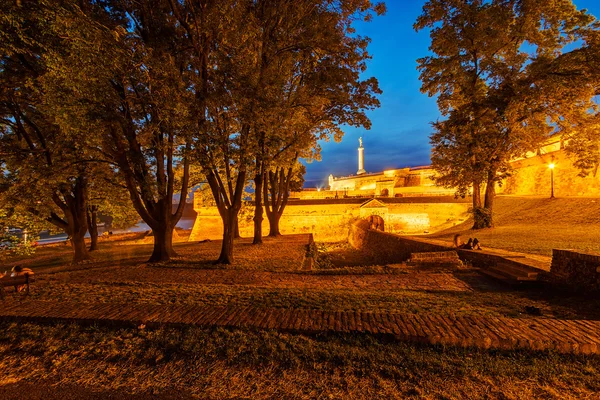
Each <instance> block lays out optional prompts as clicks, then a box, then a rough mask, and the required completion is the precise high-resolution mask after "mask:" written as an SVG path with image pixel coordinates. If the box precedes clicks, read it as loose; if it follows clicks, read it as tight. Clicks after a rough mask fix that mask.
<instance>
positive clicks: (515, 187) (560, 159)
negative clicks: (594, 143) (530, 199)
mask: <svg viewBox="0 0 600 400" xmlns="http://www.w3.org/2000/svg"><path fill="white" fill-rule="evenodd" d="M550 162H554V164H555V167H554V195H555V196H556V197H564V196H592V197H600V174H597V175H596V176H595V177H594V176H593V175H592V174H590V175H588V176H587V177H585V178H582V177H580V176H578V174H579V170H578V169H577V168H575V167H574V166H573V162H572V161H571V160H570V159H569V157H568V155H567V154H566V152H565V151H563V150H561V151H556V152H552V153H549V154H544V155H541V156H534V157H532V158H528V159H524V160H518V161H514V162H512V163H511V165H512V167H513V168H514V172H513V175H512V176H511V177H509V178H507V179H506V180H505V182H504V184H503V186H502V187H501V188H499V193H503V194H513V195H539V196H548V197H549V196H550V169H549V168H548V164H549V163H550Z"/></svg>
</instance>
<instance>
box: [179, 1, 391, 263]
mask: <svg viewBox="0 0 600 400" xmlns="http://www.w3.org/2000/svg"><path fill="white" fill-rule="evenodd" d="M219 5H220V6H219V7H215V6H214V4H213V3H212V2H209V1H207V2H199V3H192V2H190V3H179V2H175V1H171V8H172V11H173V15H175V17H176V18H177V21H178V22H179V24H180V25H181V26H182V27H183V29H184V30H185V35H183V37H182V43H185V44H186V46H187V48H189V49H191V54H192V56H191V65H192V67H190V70H191V71H194V72H195V76H194V77H192V80H193V82H194V83H193V87H194V90H195V93H196V96H195V100H196V103H195V104H196V110H197V115H198V116H199V119H200V121H199V123H198V127H199V131H198V132H199V133H198V135H196V136H197V140H196V142H195V149H196V151H197V155H198V160H199V162H200V164H201V165H202V167H203V168H204V171H205V175H206V178H207V182H208V184H209V185H210V187H211V190H212V192H213V195H214V197H215V202H216V204H217V207H218V208H219V212H220V214H221V217H222V219H223V226H224V229H223V231H224V234H223V244H222V249H221V254H220V256H219V259H218V260H217V262H218V263H226V264H229V263H231V262H232V261H233V236H234V232H235V224H236V221H237V215H238V212H239V210H240V207H241V201H242V194H243V191H244V187H245V186H246V183H247V178H248V176H249V174H250V173H252V172H255V174H254V176H255V177H258V178H257V182H255V187H256V191H255V193H256V196H257V198H260V196H261V195H262V193H263V190H261V187H262V180H263V179H262V178H261V177H262V175H263V173H262V172H261V169H262V170H263V171H264V168H263V167H262V160H259V162H258V166H257V165H256V158H255V156H256V155H257V154H259V155H260V154H262V151H258V152H257V149H259V148H261V147H262V143H263V142H264V143H265V146H266V143H267V132H266V130H265V129H266V128H265V127H266V126H268V124H269V122H270V121H272V120H270V117H271V115H270V114H269V111H270V110H272V109H273V108H272V104H274V101H278V100H279V97H280V96H281V89H280V88H281V85H282V84H281V82H282V81H284V80H285V79H283V80H282V77H284V78H286V77H287V76H289V74H281V73H279V72H278V71H279V68H280V67H286V68H288V69H287V71H289V65H290V60H296V61H299V60H307V61H306V62H307V63H308V62H310V63H312V64H313V69H319V68H320V69H322V70H324V69H325V68H328V67H332V68H334V67H335V66H336V64H334V62H335V61H341V62H340V65H342V67H343V68H342V69H343V71H344V73H345V75H344V76H342V77H341V78H342V79H340V82H341V83H343V82H352V79H354V80H357V79H358V75H359V74H360V72H363V71H364V61H365V60H366V58H367V57H368V56H367V53H366V50H365V48H366V44H367V41H366V40H365V39H363V38H360V37H358V36H356V35H353V33H354V32H353V30H352V26H351V25H352V22H353V21H354V20H355V19H356V18H364V19H368V18H369V17H370V15H371V14H372V12H379V11H382V6H380V5H375V4H372V3H371V2H370V1H368V0H350V1H339V0H333V1H322V0H300V1H280V2H277V3H273V2H268V1H250V0H248V1H241V2H233V1H225V2H220V3H219ZM221 20H226V21H227V24H221V25H219V24H217V23H216V22H215V21H221ZM279 62H282V63H283V64H284V65H280V64H278V63H279ZM286 68H283V70H284V71H285V70H286ZM372 82H373V80H368V81H367V82H366V83H365V82H361V85H362V86H363V87H364V86H368V85H369V84H371V83H372ZM271 89H274V90H275V92H274V94H271V93H270V90H271ZM277 90H279V91H277ZM356 108H359V106H354V105H352V104H351V105H349V106H348V107H347V109H346V110H345V112H347V113H351V112H352V111H354V110H355V109H356ZM263 138H264V140H263ZM252 169H254V171H253V170H252ZM256 172H258V173H256ZM221 177H224V179H221ZM257 201H258V202H259V203H260V200H257Z"/></svg>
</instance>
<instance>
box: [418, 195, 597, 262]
mask: <svg viewBox="0 0 600 400" xmlns="http://www.w3.org/2000/svg"><path fill="white" fill-rule="evenodd" d="M472 224H473V222H472V221H467V222H465V223H462V224H460V225H457V226H455V227H452V228H450V229H447V230H445V231H442V232H438V233H435V234H432V235H428V236H427V237H431V238H435V239H443V240H447V241H448V242H451V241H452V238H453V236H454V234H456V233H460V234H461V235H462V236H463V238H464V240H465V241H466V240H467V238H469V237H477V238H478V239H479V240H480V241H481V242H482V243H483V245H484V246H488V247H494V248H499V249H505V250H512V251H520V252H525V253H534V254H541V255H546V256H551V255H552V249H575V250H581V251H590V252H595V253H598V252H600V243H599V242H598V238H599V237H600V199H595V198H556V199H549V198H539V197H514V196H498V198H497V199H496V203H495V205H494V225H495V227H494V228H490V229H482V230H478V231H472V230H471V226H472Z"/></svg>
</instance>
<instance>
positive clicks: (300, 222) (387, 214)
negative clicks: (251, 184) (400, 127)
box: [189, 198, 470, 241]
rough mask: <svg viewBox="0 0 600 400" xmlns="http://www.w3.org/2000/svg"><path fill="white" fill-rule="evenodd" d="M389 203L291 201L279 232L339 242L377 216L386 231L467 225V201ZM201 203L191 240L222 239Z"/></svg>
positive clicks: (245, 232) (214, 217) (244, 223)
mask: <svg viewBox="0 0 600 400" xmlns="http://www.w3.org/2000/svg"><path fill="white" fill-rule="evenodd" d="M389 200H390V201H389V202H386V201H385V200H381V201H380V200H378V199H352V200H351V201H348V202H346V201H344V200H342V199H340V200H313V201H306V202H304V201H290V203H289V204H288V206H287V207H286V208H285V211H284V213H283V215H282V217H281V220H280V230H281V233H283V234H296V233H313V234H314V236H315V240H317V241H340V240H346V239H347V238H348V232H349V229H350V225H351V224H352V223H353V222H354V221H356V220H357V219H360V218H368V217H369V216H371V215H378V216H381V217H382V218H383V220H384V223H385V231H386V232H394V233H403V234H422V233H425V232H436V231H439V230H442V229H446V228H449V227H451V226H453V225H456V224H459V223H461V222H464V221H465V220H466V219H467V218H468V214H467V210H468V208H469V206H470V204H469V203H468V202H464V201H456V200H454V199H442V198H436V199H432V200H431V201H427V199H425V198H421V199H419V201H416V202H409V201H406V200H404V201H403V200H400V199H389ZM398 200H400V201H398ZM199 203H200V202H197V203H196V205H195V210H196V212H197V213H198V217H197V218H196V222H195V223H194V228H193V230H192V234H191V235H190V239H189V240H190V241H198V240H203V239H220V238H221V236H222V234H223V227H222V222H221V217H220V215H219V212H218V210H217V208H216V207H214V206H209V207H204V206H202V205H201V203H200V204H199ZM250 207H252V206H250ZM242 215H244V214H242ZM252 216H253V213H252V212H250V213H248V214H247V217H246V218H244V217H243V216H242V217H241V218H240V221H239V222H240V225H239V227H240V234H241V235H242V236H244V237H248V236H252V235H253V222H252ZM268 233H269V223H268V220H267V219H266V218H265V220H264V221H263V234H265V235H266V234H268Z"/></svg>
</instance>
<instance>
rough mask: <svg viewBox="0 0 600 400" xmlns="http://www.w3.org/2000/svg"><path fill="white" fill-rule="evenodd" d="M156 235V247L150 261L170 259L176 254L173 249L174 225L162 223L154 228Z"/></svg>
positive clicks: (153, 231)
mask: <svg viewBox="0 0 600 400" xmlns="http://www.w3.org/2000/svg"><path fill="white" fill-rule="evenodd" d="M152 234H153V235H154V248H153V249H152V255H151V256H150V260H148V261H149V262H159V261H169V260H170V259H171V257H173V256H175V255H176V254H175V252H174V251H173V227H172V226H169V225H168V224H164V225H163V224H161V225H159V226H156V227H153V228H152Z"/></svg>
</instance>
